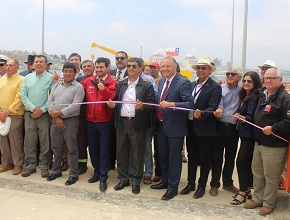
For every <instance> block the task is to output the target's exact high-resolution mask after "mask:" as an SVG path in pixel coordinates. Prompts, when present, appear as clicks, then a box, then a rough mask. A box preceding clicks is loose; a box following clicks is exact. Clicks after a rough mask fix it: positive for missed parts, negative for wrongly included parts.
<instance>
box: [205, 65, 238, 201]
mask: <svg viewBox="0 0 290 220" xmlns="http://www.w3.org/2000/svg"><path fill="white" fill-rule="evenodd" d="M240 79H241V70H240V69H239V68H237V67H228V68H227V71H226V83H225V84H223V85H222V86H221V87H222V99H221V102H220V104H219V106H218V108H217V110H216V111H215V112H214V116H215V117H216V118H217V135H216V140H215V145H214V147H213V162H212V179H211V182H210V185H211V188H210V190H209V194H210V195H211V196H217V194H218V188H219V187H220V177H221V174H222V181H223V189H224V190H227V191H230V192H231V193H234V194H236V193H238V192H239V189H238V188H236V187H235V186H234V185H233V182H234V181H233V179H232V176H233V171H234V166H235V158H236V153H237V148H238V140H239V137H238V135H237V129H236V123H237V121H236V120H233V118H232V115H234V114H236V113H237V111H238V108H239V105H240V98H239V91H240V90H241V88H242V87H241V85H239V81H240ZM224 158H225V159H224ZM223 160H225V161H224V166H223V167H222V165H223Z"/></svg>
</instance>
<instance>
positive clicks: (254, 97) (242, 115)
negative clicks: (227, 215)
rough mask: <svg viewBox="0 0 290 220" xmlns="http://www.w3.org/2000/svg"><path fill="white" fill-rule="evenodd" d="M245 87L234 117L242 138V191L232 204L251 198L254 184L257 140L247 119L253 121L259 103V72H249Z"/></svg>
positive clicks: (240, 172) (239, 169) (243, 81)
mask: <svg viewBox="0 0 290 220" xmlns="http://www.w3.org/2000/svg"><path fill="white" fill-rule="evenodd" d="M242 83H243V88H242V89H241V91H240V92H239V97H240V99H241V104H240V107H239V111H238V113H236V114H235V117H233V119H235V120H238V123H237V129H238V136H239V137H240V139H241V144H240V149H239V153H238V157H237V162H236V164H237V170H238V177H239V184H240V191H239V192H238V194H236V195H235V196H234V199H233V201H232V202H231V204H232V205H240V204H242V203H245V202H246V197H248V199H251V197H252V195H251V190H250V187H252V186H253V174H252V169H251V164H252V158H253V151H254V145H255V141H254V138H253V129H254V127H253V126H252V125H250V124H248V123H247V122H246V121H249V122H253V120H254V114H255V110H256V107H257V104H258V99H259V92H258V89H259V88H261V86H262V84H261V80H260V77H259V75H258V73H256V72H254V71H249V72H247V73H246V74H245V75H244V77H243V79H242Z"/></svg>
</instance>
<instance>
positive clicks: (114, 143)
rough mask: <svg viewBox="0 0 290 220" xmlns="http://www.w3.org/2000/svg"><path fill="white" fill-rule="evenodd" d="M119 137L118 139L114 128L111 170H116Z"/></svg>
mask: <svg viewBox="0 0 290 220" xmlns="http://www.w3.org/2000/svg"><path fill="white" fill-rule="evenodd" d="M116 139H117V137H116V129H115V127H114V130H113V134H112V148H111V163H110V164H111V165H110V168H111V169H114V168H115V165H116V151H117V140H116Z"/></svg>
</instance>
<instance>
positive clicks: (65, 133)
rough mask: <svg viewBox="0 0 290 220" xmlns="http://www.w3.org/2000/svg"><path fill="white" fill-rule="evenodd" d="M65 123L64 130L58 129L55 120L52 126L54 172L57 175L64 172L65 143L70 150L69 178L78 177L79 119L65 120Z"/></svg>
mask: <svg viewBox="0 0 290 220" xmlns="http://www.w3.org/2000/svg"><path fill="white" fill-rule="evenodd" d="M63 121H64V123H65V128H64V129H62V128H59V127H57V124H56V122H55V119H52V124H51V127H50V138H51V150H52V152H53V156H54V162H53V164H52V171H53V173H55V174H59V173H61V172H62V168H61V162H62V155H63V148H64V142H65V143H66V146H67V150H68V154H67V159H68V165H69V168H70V172H69V176H70V177H77V176H78V175H79V171H78V146H77V134H78V127H79V118H78V117H71V118H64V119H63Z"/></svg>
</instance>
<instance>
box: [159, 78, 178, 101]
mask: <svg viewBox="0 0 290 220" xmlns="http://www.w3.org/2000/svg"><path fill="white" fill-rule="evenodd" d="M175 75H176V73H175V74H174V75H173V76H172V77H171V78H170V79H166V80H165V83H164V84H163V87H162V91H161V95H160V99H161V96H162V94H163V91H164V89H165V87H166V82H167V81H169V85H168V89H169V87H170V84H171V82H172V80H173V78H174V76H175ZM174 106H175V104H174Z"/></svg>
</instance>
